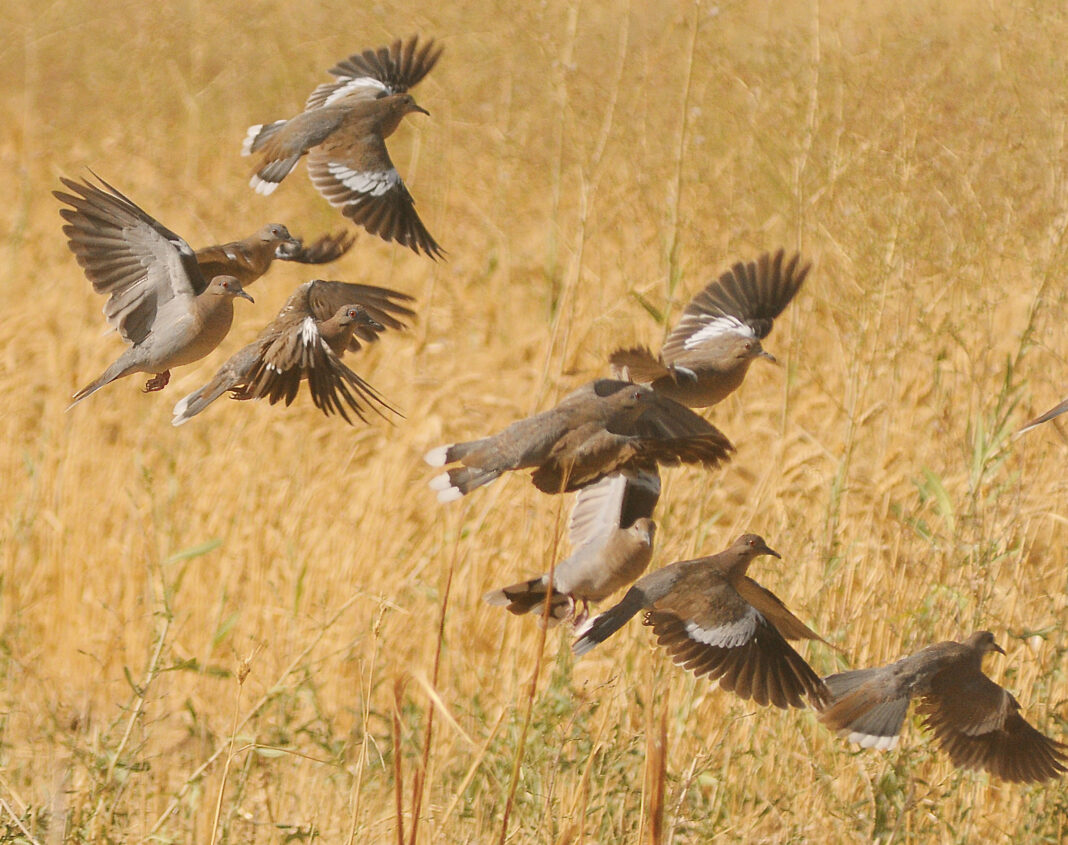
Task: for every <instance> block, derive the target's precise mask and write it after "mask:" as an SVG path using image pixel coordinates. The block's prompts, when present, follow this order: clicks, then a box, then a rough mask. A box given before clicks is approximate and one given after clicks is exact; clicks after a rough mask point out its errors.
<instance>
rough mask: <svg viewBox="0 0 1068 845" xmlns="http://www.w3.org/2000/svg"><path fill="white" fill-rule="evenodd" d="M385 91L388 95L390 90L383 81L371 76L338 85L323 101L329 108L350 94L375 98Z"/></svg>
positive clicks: (360, 77) (359, 77)
mask: <svg viewBox="0 0 1068 845" xmlns="http://www.w3.org/2000/svg"><path fill="white" fill-rule="evenodd" d="M383 91H385V92H386V93H388V92H389V89H388V88H387V87H386V85H385V83H383V82H382V81H381V80H378V79H375V78H374V77H371V76H358V77H356V78H354V79H349V80H347V81H345V82H343V83H342V84H340V85H338V87H337V88H335V89H334V90H333V92H331V94H330V95H329V96H328V97H327V98H326V99H325V100H323V105H324V106H329V105H331V104H332V103H336V102H337V101H338V100H340V99H342V98H343V97H347V96H348V95H349V94H356V93H360V94H363V95H364V96H366V97H368V98H374V97H377V96H378V95H379V94H381V93H382V92H383Z"/></svg>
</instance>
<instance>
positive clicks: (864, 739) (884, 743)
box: [841, 731, 898, 751]
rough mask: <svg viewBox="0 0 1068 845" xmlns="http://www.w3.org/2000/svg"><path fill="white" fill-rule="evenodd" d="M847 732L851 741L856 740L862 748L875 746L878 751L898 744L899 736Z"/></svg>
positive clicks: (886, 749)
mask: <svg viewBox="0 0 1068 845" xmlns="http://www.w3.org/2000/svg"><path fill="white" fill-rule="evenodd" d="M841 733H843V734H845V735H846V736H847V737H848V739H849V741H850V742H855V743H856V744H857V745H859V746H860V747H861V748H874V749H875V750H876V751H889V750H890V749H891V748H895V747H896V746H897V739H898V738H897V736H872V735H871V734H866V733H861V732H860V731H850V732H849V733H846V732H845V731H841Z"/></svg>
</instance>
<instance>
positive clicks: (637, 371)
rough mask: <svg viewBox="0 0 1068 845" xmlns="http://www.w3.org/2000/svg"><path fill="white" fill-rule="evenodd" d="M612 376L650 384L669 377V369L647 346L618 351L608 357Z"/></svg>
mask: <svg viewBox="0 0 1068 845" xmlns="http://www.w3.org/2000/svg"><path fill="white" fill-rule="evenodd" d="M608 362H609V363H610V364H611V365H612V375H614V376H615V377H616V378H620V379H625V380H627V381H633V382H638V383H639V384H649V383H650V382H654V381H656V380H657V379H658V378H661V377H662V376H666V375H669V372H668V369H667V367H665V366H664V365H663V364H661V363H660V361H659V360H658V359H657V358H656V356H655V355H653V353H652V352H651V351H650V350H649V348H648V347H646V346H632V347H630V348H629V349H617V350H616V351H615V352H613V353H612V354H611V355H610V356H609V357H608Z"/></svg>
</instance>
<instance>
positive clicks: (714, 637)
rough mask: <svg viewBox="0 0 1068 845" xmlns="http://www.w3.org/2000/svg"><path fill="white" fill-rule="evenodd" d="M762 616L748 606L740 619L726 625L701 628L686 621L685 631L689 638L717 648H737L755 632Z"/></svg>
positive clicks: (694, 623)
mask: <svg viewBox="0 0 1068 845" xmlns="http://www.w3.org/2000/svg"><path fill="white" fill-rule="evenodd" d="M763 618H764V617H763V616H761V615H760V613H759V612H758V611H757V609H756V608H754V607H750V608H749V609H748V610H747V611H746V612H745V615H744V616H743V617H742V618H741V619H735V620H734V621H733V622H731V623H729V624H727V625H720V626H718V627H716V628H712V629H708V628H702V627H701V626H700V625H698V624H697V623H696V622H687V623H686V633H687V634H688V635H689V637H690V639H691V640H696V641H697V642H699V643H704V644H705V645H711V646H716V647H718V648H737V647H738V646H741V645H745V644H746V643H747V642H749V640H751V639H752V638H753V635H754V634H755V633H756V629H757V625H758V624H759V623H760V622H761V621H762V620H763Z"/></svg>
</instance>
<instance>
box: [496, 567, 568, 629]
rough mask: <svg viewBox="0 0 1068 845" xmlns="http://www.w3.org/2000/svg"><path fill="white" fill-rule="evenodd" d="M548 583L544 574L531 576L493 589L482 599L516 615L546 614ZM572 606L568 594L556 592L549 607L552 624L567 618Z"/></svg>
mask: <svg viewBox="0 0 1068 845" xmlns="http://www.w3.org/2000/svg"><path fill="white" fill-rule="evenodd" d="M548 584H549V580H548V578H547V577H546V576H544V575H542V576H541V577H540V578H531V579H530V580H529V581H522V582H520V583H518V584H512V585H511V586H508V587H502V588H501V589H499V590H491V591H490V592H488V593H486V594H485V595H484V596H483V597H482V600H483V601H484V602H486V604H491V605H493V606H494V607H503V608H505V610H507V611H508V612H509V613H514V614H515V615H516V616H522V615H523V614H525V613H538V614H544V607H545V595H546V593H547V592H548ZM571 607H572V605H571V602H570V601H569V599H568V596H566V595H563V594H561V593H557V592H554V593H553V596H552V599H551V602H550V609H549V624H550V626H551V625H555V624H556V623H557V622H560V621H561V620H563V619H566V618H567V616H568V614H569V613H570V611H571Z"/></svg>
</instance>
